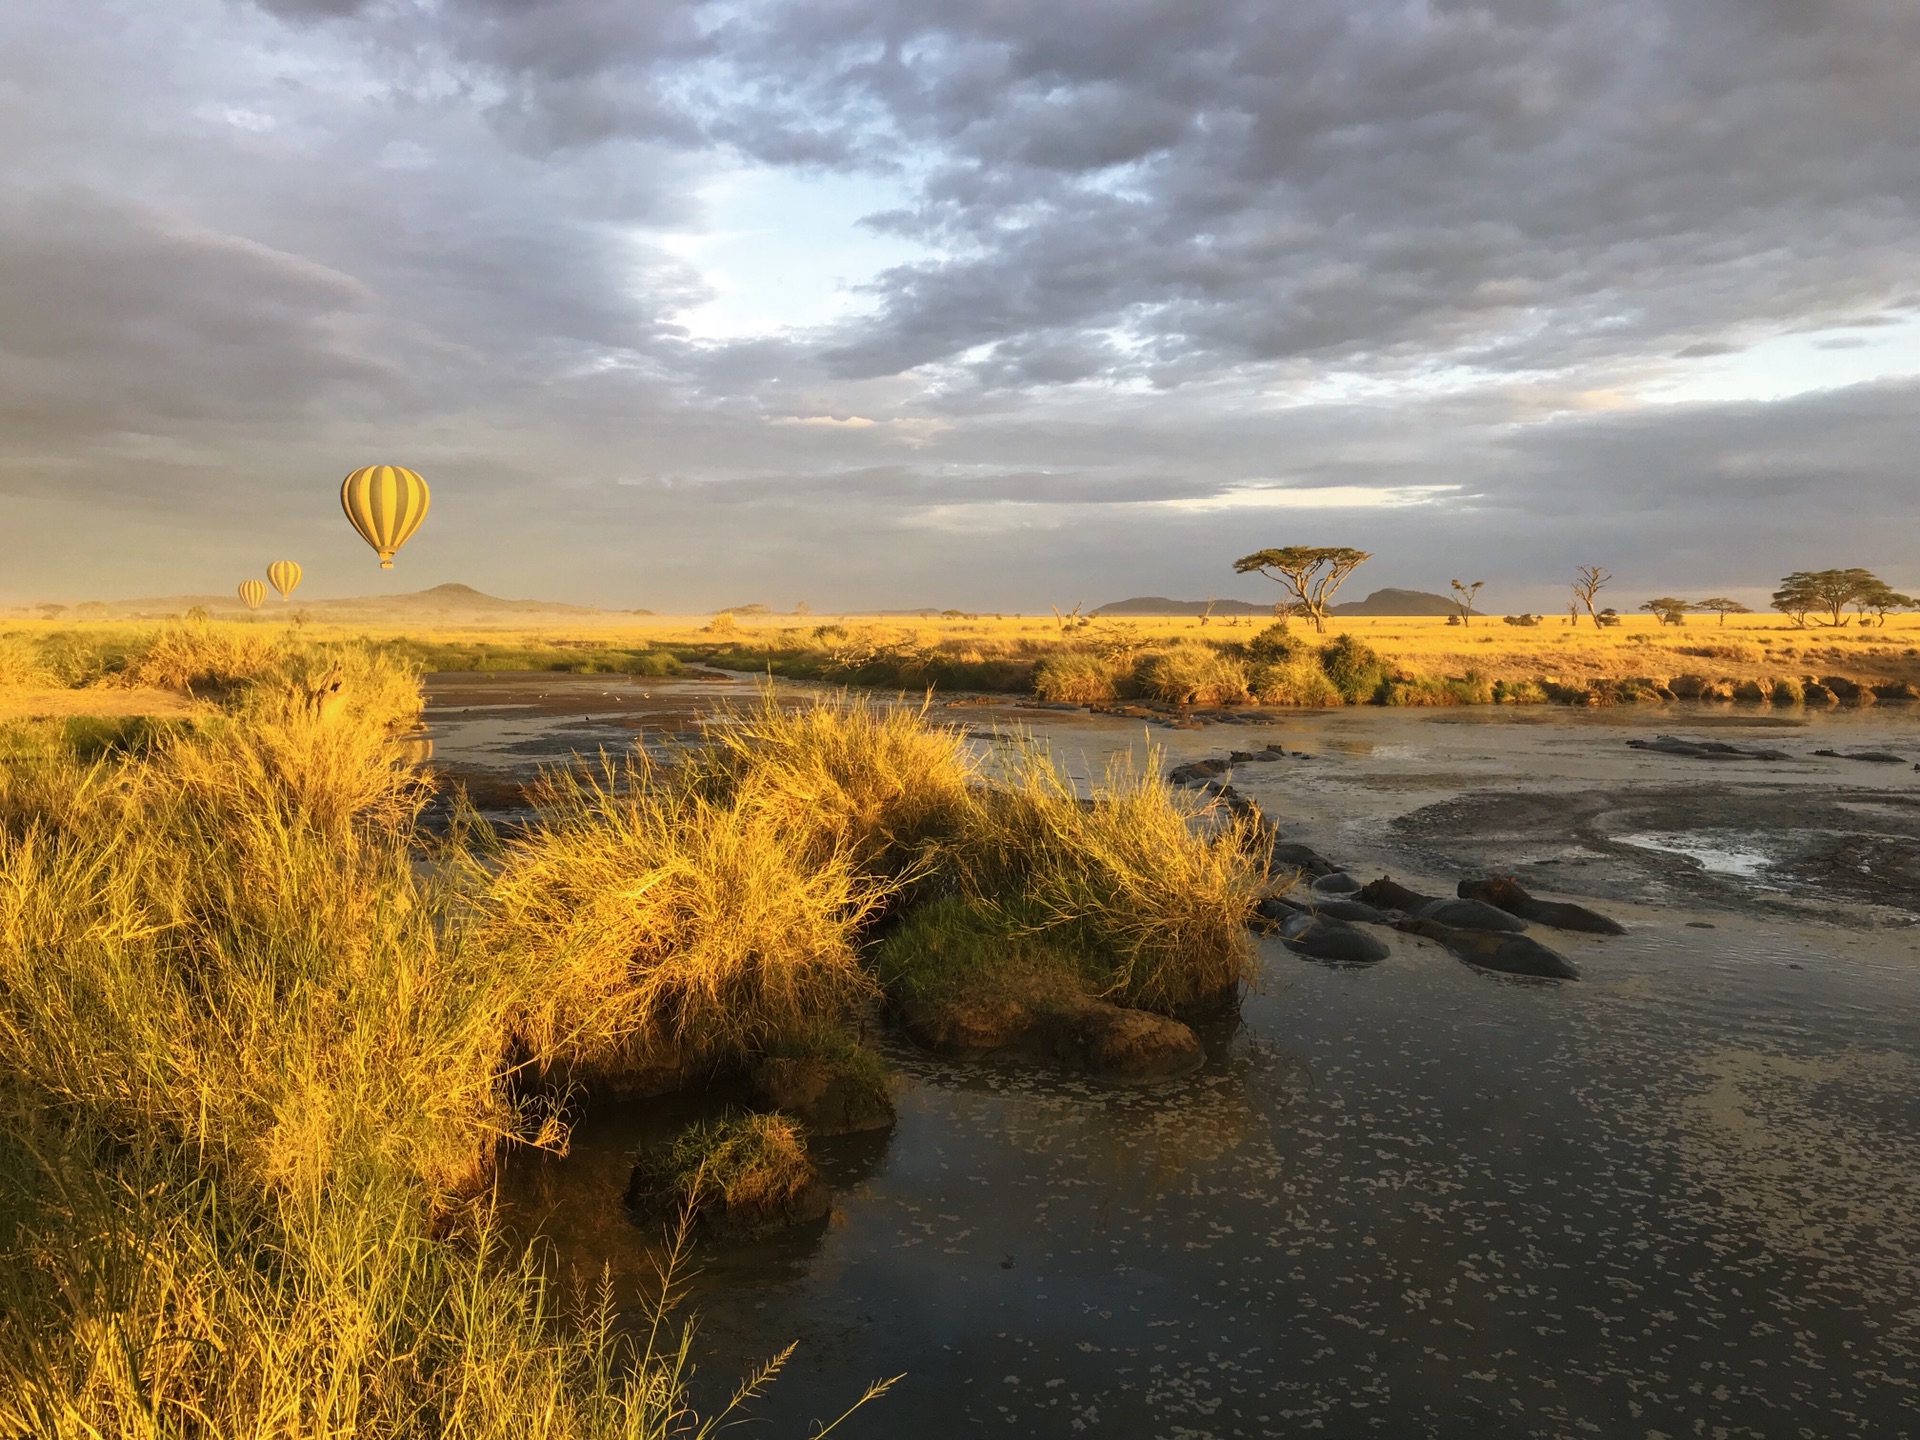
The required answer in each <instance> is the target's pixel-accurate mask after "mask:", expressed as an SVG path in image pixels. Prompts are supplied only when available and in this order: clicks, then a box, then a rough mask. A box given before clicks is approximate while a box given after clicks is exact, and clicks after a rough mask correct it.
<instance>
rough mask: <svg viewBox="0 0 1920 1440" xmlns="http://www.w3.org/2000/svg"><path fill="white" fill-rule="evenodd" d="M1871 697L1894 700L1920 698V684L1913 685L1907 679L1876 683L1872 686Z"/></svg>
mask: <svg viewBox="0 0 1920 1440" xmlns="http://www.w3.org/2000/svg"><path fill="white" fill-rule="evenodd" d="M1873 698H1874V699H1876V700H1895V701H1898V700H1920V686H1915V685H1914V684H1913V683H1912V682H1911V681H1907V680H1897V681H1895V682H1893V683H1892V684H1890V685H1876V686H1874V687H1873Z"/></svg>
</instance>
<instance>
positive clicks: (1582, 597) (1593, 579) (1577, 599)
mask: <svg viewBox="0 0 1920 1440" xmlns="http://www.w3.org/2000/svg"><path fill="white" fill-rule="evenodd" d="M1611 579H1613V576H1611V575H1609V574H1608V573H1607V572H1606V571H1605V570H1603V569H1601V568H1600V567H1599V566H1598V565H1582V566H1581V567H1580V568H1579V569H1578V570H1576V571H1574V572H1573V604H1572V605H1569V606H1568V607H1567V609H1568V612H1569V613H1570V614H1571V615H1572V616H1573V623H1574V624H1576V625H1578V624H1579V623H1580V610H1579V607H1580V606H1583V605H1584V606H1585V607H1586V611H1587V614H1588V615H1590V616H1592V617H1593V623H1594V624H1595V625H1596V626H1597V625H1598V624H1599V623H1600V617H1599V615H1598V614H1596V613H1595V611H1594V608H1593V599H1594V596H1596V595H1598V594H1599V593H1600V592H1601V590H1602V589H1604V588H1605V587H1606V584H1607V582H1608V581H1609V580H1611Z"/></svg>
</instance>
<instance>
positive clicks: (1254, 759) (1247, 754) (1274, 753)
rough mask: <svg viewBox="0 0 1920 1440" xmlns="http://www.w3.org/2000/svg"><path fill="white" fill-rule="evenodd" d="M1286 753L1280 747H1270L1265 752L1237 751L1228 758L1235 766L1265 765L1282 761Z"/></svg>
mask: <svg viewBox="0 0 1920 1440" xmlns="http://www.w3.org/2000/svg"><path fill="white" fill-rule="evenodd" d="M1286 753H1287V752H1286V751H1284V750H1282V749H1281V748H1280V747H1279V746H1278V745H1269V746H1268V747H1267V748H1266V749H1264V750H1236V751H1234V752H1233V753H1232V754H1231V755H1229V756H1228V757H1227V760H1228V761H1229V763H1231V764H1234V765H1264V764H1266V763H1268V762H1269V761H1272V760H1278V759H1280V758H1281V757H1282V756H1284V755H1285V754H1286Z"/></svg>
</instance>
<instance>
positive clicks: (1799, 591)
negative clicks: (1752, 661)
mask: <svg viewBox="0 0 1920 1440" xmlns="http://www.w3.org/2000/svg"><path fill="white" fill-rule="evenodd" d="M1885 588H1886V584H1885V582H1884V581H1882V580H1881V579H1880V577H1879V576H1877V575H1875V574H1874V573H1873V572H1872V571H1871V570H1862V569H1859V568H1858V567H1855V568H1853V569H1849V570H1796V571H1794V572H1793V573H1792V574H1791V575H1789V576H1787V577H1786V578H1785V579H1784V580H1782V581H1781V582H1780V588H1779V589H1778V590H1776V591H1774V592H1773V608H1774V609H1776V610H1778V611H1779V612H1780V613H1781V614H1783V615H1790V616H1792V617H1793V623H1794V624H1796V625H1802V626H1804V625H1806V624H1807V623H1808V620H1809V619H1810V618H1811V619H1812V622H1813V623H1814V624H1816V625H1820V626H1824V627H1826V628H1828V629H1834V630H1837V629H1839V628H1840V627H1841V626H1843V625H1846V624H1848V623H1849V621H1848V617H1847V614H1846V609H1847V606H1849V605H1853V604H1857V603H1858V602H1859V601H1860V600H1861V599H1862V598H1863V597H1868V596H1872V595H1874V594H1876V593H1877V591H1878V590H1880V589H1885ZM1868 608H1871V606H1869V607H1868ZM1822 615H1825V617H1826V618H1825V619H1821V618H1819V617H1820V616H1822Z"/></svg>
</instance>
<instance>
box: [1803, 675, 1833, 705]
mask: <svg viewBox="0 0 1920 1440" xmlns="http://www.w3.org/2000/svg"><path fill="white" fill-rule="evenodd" d="M1800 694H1801V698H1802V699H1804V700H1805V701H1806V703H1807V704H1809V705H1837V704H1839V703H1840V697H1839V696H1838V695H1837V694H1835V693H1834V692H1833V691H1832V690H1831V689H1829V688H1828V687H1827V686H1825V685H1822V684H1821V683H1820V682H1819V681H1818V680H1809V681H1807V682H1806V683H1805V684H1803V685H1802V686H1801V687H1800Z"/></svg>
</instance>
